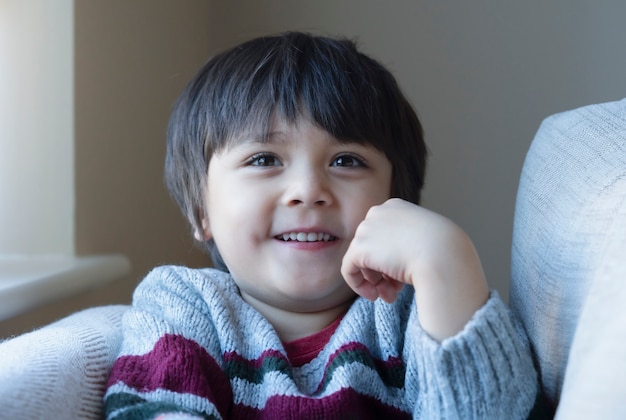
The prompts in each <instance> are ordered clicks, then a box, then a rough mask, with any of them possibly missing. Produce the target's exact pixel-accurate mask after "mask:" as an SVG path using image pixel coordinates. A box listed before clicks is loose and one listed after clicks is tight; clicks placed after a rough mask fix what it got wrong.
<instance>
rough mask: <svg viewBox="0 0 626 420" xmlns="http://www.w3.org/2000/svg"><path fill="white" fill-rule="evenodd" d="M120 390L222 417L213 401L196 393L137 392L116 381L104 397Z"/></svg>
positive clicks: (119, 412)
mask: <svg viewBox="0 0 626 420" xmlns="http://www.w3.org/2000/svg"><path fill="white" fill-rule="evenodd" d="M120 392H123V393H127V394H132V395H136V396H138V397H140V398H143V399H145V400H147V401H150V402H159V403H169V404H174V405H176V406H178V407H181V408H184V409H189V410H194V411H197V412H199V413H204V414H206V415H208V416H215V417H217V418H220V419H221V418H222V416H221V415H220V413H219V412H218V411H217V408H216V407H215V405H213V403H211V402H210V401H209V400H207V399H205V398H202V397H198V396H197V395H193V394H182V393H177V392H173V391H168V390H165V389H156V390H154V391H150V392H138V391H137V390H136V389H134V388H131V387H129V386H127V385H126V384H124V383H121V382H118V383H116V384H115V385H113V386H111V387H109V389H108V390H107V393H106V396H105V398H106V397H108V396H109V395H111V394H117V393H120ZM126 410H127V409H124V408H122V409H119V410H116V411H114V412H113V413H112V416H113V417H115V416H117V415H119V414H121V413H123V412H124V411H126Z"/></svg>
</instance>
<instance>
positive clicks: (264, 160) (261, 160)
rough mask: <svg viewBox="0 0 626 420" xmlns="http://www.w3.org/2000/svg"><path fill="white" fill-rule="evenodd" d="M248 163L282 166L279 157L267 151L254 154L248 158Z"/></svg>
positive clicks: (252, 164) (263, 165)
mask: <svg viewBox="0 0 626 420" xmlns="http://www.w3.org/2000/svg"><path fill="white" fill-rule="evenodd" d="M248 165H249V166H262V167H267V166H280V165H281V163H280V160H278V158H277V157H276V156H274V155H271V154H267V153H260V154H258V155H254V156H252V157H251V158H250V159H249V160H248Z"/></svg>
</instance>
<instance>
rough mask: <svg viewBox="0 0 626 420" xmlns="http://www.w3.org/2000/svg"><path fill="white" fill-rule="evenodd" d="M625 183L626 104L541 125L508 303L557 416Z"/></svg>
mask: <svg viewBox="0 0 626 420" xmlns="http://www.w3.org/2000/svg"><path fill="white" fill-rule="evenodd" d="M625 178H626V99H624V100H621V101H616V102H609V103H604V104H596V105H589V106H585V107H582V108H579V109H575V110H571V111H567V112H564V113H560V114H556V115H553V116H551V117H548V118H546V119H545V120H544V121H543V123H542V124H541V126H540V128H539V130H538V132H537V134H536V136H535V138H534V140H533V143H532V145H531V147H530V149H529V152H528V154H527V156H526V161H525V163H524V167H523V170H522V175H521V179H520V183H519V189H518V195H517V202H516V209H515V222H514V229H513V247H512V276H511V292H510V300H509V302H510V305H511V308H512V310H513V311H514V312H515V313H516V314H517V315H518V316H519V318H520V319H521V320H522V322H523V324H524V327H525V328H526V331H527V332H528V335H529V338H530V340H531V344H532V348H533V351H534V353H535V356H536V363H537V364H538V366H539V373H540V378H541V382H542V385H543V391H544V393H545V395H546V396H547V398H548V399H549V401H550V403H551V404H552V407H553V408H554V409H555V408H556V407H557V405H558V403H559V398H560V395H561V392H562V390H563V380H564V375H565V369H566V366H567V364H568V357H569V354H570V348H571V346H572V340H573V338H574V335H575V332H576V327H577V323H578V320H579V318H580V316H581V311H582V308H583V307H584V305H585V301H586V299H587V295H588V293H589V291H590V288H591V287H592V284H593V282H594V279H595V278H596V273H597V271H598V270H599V267H600V265H601V264H602V263H603V262H604V261H605V253H606V252H607V242H608V241H609V237H610V234H611V232H613V231H615V230H616V229H618V225H617V223H622V224H621V225H619V226H621V229H623V222H618V219H619V217H618V215H619V214H620V211H621V210H620V209H621V208H622V207H623V205H624V201H625V200H626V189H625V188H624V182H626V179H625ZM620 261H622V262H623V261H625V259H624V258H623V257H622V258H621V259H620ZM607 263H608V262H607ZM622 318H623V317H622ZM581 334H582V333H581ZM594 342H597V340H594ZM579 397H581V398H584V399H588V397H587V396H579Z"/></svg>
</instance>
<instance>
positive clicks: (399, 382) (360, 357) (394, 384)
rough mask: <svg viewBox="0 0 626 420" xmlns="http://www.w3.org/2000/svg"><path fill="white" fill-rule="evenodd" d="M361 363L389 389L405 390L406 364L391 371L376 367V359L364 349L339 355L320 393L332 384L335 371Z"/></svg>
mask: <svg viewBox="0 0 626 420" xmlns="http://www.w3.org/2000/svg"><path fill="white" fill-rule="evenodd" d="M355 362H356V363H360V364H362V365H364V366H367V367H368V368H370V369H372V370H373V371H375V372H376V373H378V376H379V377H380V379H381V380H382V381H383V383H384V384H385V386H386V387H389V388H403V387H404V377H405V376H406V367H405V366H404V364H399V365H398V366H394V367H392V368H390V369H387V368H384V367H380V368H379V367H378V366H376V363H374V359H373V358H372V356H371V355H370V354H369V352H367V351H366V350H364V349H354V350H346V351H342V352H341V353H339V354H338V355H337V356H336V357H335V358H334V359H333V361H332V362H331V363H330V365H329V366H328V368H327V370H326V376H325V377H324V382H323V383H322V384H321V386H320V392H323V391H324V390H325V389H326V387H328V385H329V384H330V383H331V382H332V380H333V375H334V373H335V370H337V369H338V368H340V367H342V366H345V365H348V364H350V363H355Z"/></svg>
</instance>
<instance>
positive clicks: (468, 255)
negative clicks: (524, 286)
mask: <svg viewBox="0 0 626 420" xmlns="http://www.w3.org/2000/svg"><path fill="white" fill-rule="evenodd" d="M341 271H342V274H343V276H344V278H345V279H346V281H347V283H348V284H349V285H350V286H351V287H352V288H353V289H354V291H355V292H356V293H358V294H359V295H361V296H363V297H365V298H367V299H370V300H375V299H376V298H378V297H381V298H382V299H383V300H385V301H387V302H392V301H394V300H395V299H396V297H397V294H398V292H399V291H400V290H401V289H402V287H403V286H404V285H405V284H410V285H412V286H413V287H414V288H415V299H416V304H417V307H418V309H419V321H420V324H421V326H422V328H423V329H424V330H425V331H426V332H427V333H428V334H429V335H430V336H431V337H433V338H434V339H436V340H438V341H441V340H443V339H445V338H447V337H450V336H453V335H454V334H456V333H458V332H459V331H461V329H462V328H463V327H464V326H465V324H466V323H467V322H468V321H469V320H470V318H471V317H472V315H473V314H474V313H475V312H476V311H477V310H478V309H479V308H480V307H481V306H483V305H484V304H485V302H486V301H487V297H488V288H487V282H486V280H485V275H484V274H483V270H482V266H481V264H480V260H479V258H478V255H477V254H476V251H475V249H474V246H473V244H472V242H471V241H470V239H469V238H468V237H467V235H466V234H465V233H464V232H463V231H462V230H461V229H460V228H459V227H458V226H456V225H455V224H454V223H452V222H451V221H449V220H448V219H446V218H444V217H442V216H440V215H438V214H436V213H433V212H431V211H429V210H426V209H424V208H422V207H419V206H417V205H414V204H411V203H409V202H406V201H403V200H399V199H391V200H388V201H387V202H385V203H384V204H382V205H380V206H376V207H373V208H372V209H370V211H369V212H368V214H367V216H366V218H365V220H364V221H363V222H362V223H361V224H360V225H359V227H358V229H357V231H356V233H355V236H354V239H353V241H352V243H351V245H350V248H349V249H348V251H347V252H346V255H345V256H344V260H343V266H342V270H341Z"/></svg>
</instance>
